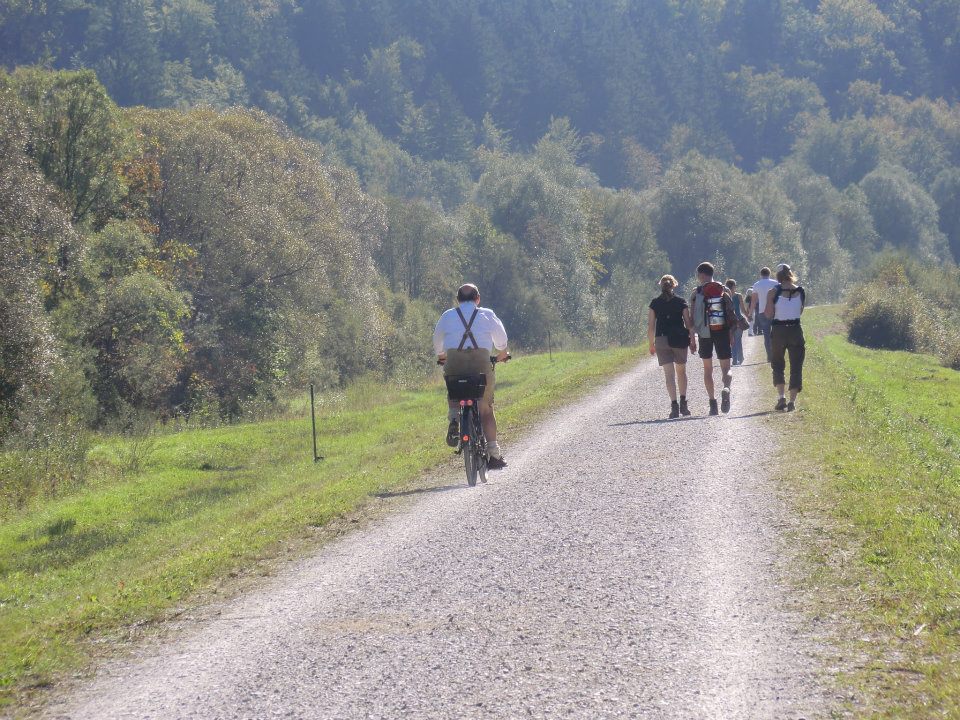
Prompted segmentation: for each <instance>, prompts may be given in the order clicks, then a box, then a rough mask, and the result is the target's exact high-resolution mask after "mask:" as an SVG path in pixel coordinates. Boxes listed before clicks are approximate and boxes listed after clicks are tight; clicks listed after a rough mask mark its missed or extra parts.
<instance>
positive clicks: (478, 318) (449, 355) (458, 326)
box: [433, 284, 508, 470]
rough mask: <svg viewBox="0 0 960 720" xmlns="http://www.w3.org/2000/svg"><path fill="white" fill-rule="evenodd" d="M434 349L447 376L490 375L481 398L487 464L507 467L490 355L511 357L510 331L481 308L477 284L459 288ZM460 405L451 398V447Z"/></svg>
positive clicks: (443, 317)
mask: <svg viewBox="0 0 960 720" xmlns="http://www.w3.org/2000/svg"><path fill="white" fill-rule="evenodd" d="M433 349H434V352H436V354H437V361H438V362H439V363H440V364H441V365H443V372H444V374H445V375H480V374H483V375H486V376H487V388H486V390H485V391H484V393H483V398H481V400H480V421H481V422H482V423H483V434H484V435H485V436H486V438H487V454H488V455H489V456H490V457H489V460H488V461H487V467H488V468H489V469H490V470H499V469H501V468H504V467H506V462H505V461H504V459H503V453H502V452H501V451H500V445H499V443H497V417H496V415H495V414H494V412H493V399H494V388H495V385H496V378H495V375H494V370H493V364H492V363H491V362H490V358H491V357H492V356H494V355H495V356H496V357H497V360H498V361H500V362H502V361H504V360H506V359H507V357H508V353H507V331H506V330H505V329H504V327H503V323H502V322H500V318H498V317H497V314H496V313H495V312H494V311H493V310H491V309H489V308H485V307H480V290H479V289H477V286H476V285H470V284H467V285H463V286H461V287H460V289H459V290H457V307H454V308H451V309H449V310H447V311H446V312H445V313H443V315H441V316H440V320H439V322H437V327H436V329H435V330H434V331H433ZM458 408H459V405H458V403H457V402H456V401H455V400H450V401H449V411H448V417H449V420H450V424H449V426H448V428H447V444H448V445H450V446H451V447H456V445H457V440H458V436H459V427H458V421H459V418H458Z"/></svg>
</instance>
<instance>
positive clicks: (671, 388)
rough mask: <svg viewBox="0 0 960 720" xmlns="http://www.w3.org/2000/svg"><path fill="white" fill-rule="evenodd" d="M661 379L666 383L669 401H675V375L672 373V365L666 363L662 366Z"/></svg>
mask: <svg viewBox="0 0 960 720" xmlns="http://www.w3.org/2000/svg"><path fill="white" fill-rule="evenodd" d="M663 377H664V380H665V381H666V383H667V394H668V395H669V396H670V399H671V400H673V401H676V399H677V374H676V372H675V371H674V365H673V363H667V364H666V365H664V366H663Z"/></svg>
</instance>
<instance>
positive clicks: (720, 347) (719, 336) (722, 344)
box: [698, 330, 733, 360]
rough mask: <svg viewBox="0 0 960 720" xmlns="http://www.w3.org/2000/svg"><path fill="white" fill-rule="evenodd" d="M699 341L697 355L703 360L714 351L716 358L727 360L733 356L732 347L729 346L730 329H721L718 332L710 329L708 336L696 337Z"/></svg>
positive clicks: (711, 355) (709, 356)
mask: <svg viewBox="0 0 960 720" xmlns="http://www.w3.org/2000/svg"><path fill="white" fill-rule="evenodd" d="M698 340H699V342H700V352H699V355H700V357H701V358H703V359H704V360H707V359H709V358H711V357H713V353H714V351H716V353H717V359H718V360H729V359H730V358H732V357H733V348H732V347H731V346H730V331H729V330H721V331H720V332H714V331H713V330H711V331H710V337H708V338H705V337H702V338H698Z"/></svg>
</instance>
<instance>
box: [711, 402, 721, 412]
mask: <svg viewBox="0 0 960 720" xmlns="http://www.w3.org/2000/svg"><path fill="white" fill-rule="evenodd" d="M710 414H711V415H719V414H720V411H719V410H718V409H717V401H716V400H711V401H710Z"/></svg>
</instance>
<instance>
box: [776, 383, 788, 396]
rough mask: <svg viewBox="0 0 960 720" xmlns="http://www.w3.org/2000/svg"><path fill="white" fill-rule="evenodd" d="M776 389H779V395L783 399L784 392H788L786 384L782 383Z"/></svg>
mask: <svg viewBox="0 0 960 720" xmlns="http://www.w3.org/2000/svg"><path fill="white" fill-rule="evenodd" d="M776 387H777V395H778V396H780V397H783V393H784V390H786V387H787V384H786V383H780V384H779V385H777V386H776Z"/></svg>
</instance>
